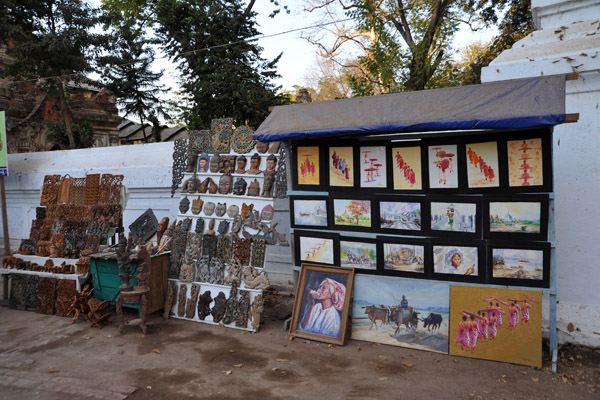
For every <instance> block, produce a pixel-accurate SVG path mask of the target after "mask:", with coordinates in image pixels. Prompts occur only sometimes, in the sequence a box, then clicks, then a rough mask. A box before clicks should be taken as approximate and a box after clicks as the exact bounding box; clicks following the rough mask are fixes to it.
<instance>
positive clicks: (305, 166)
mask: <svg viewBox="0 0 600 400" xmlns="http://www.w3.org/2000/svg"><path fill="white" fill-rule="evenodd" d="M296 150H297V158H298V185H320V184H321V177H320V176H319V147H318V146H298V148H297V149H296Z"/></svg>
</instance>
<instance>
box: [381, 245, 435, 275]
mask: <svg viewBox="0 0 600 400" xmlns="http://www.w3.org/2000/svg"><path fill="white" fill-rule="evenodd" d="M424 258H425V246H422V245H416V244H402V243H384V244H383V268H384V269H387V270H390V271H404V272H417V273H423V272H425V262H424Z"/></svg>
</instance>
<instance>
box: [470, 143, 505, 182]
mask: <svg viewBox="0 0 600 400" xmlns="http://www.w3.org/2000/svg"><path fill="white" fill-rule="evenodd" d="M465 152H466V153H465V155H466V157H465V159H466V162H467V167H466V172H467V188H469V189H475V190H477V191H481V190H482V189H489V188H499V187H500V178H499V176H498V175H499V173H500V168H499V165H498V143H497V142H495V141H494V142H482V143H467V144H466V145H465Z"/></svg>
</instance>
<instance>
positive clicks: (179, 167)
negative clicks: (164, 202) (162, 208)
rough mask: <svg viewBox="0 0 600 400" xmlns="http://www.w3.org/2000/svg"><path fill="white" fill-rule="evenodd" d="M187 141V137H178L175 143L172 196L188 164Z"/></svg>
mask: <svg viewBox="0 0 600 400" xmlns="http://www.w3.org/2000/svg"><path fill="white" fill-rule="evenodd" d="M186 147H187V141H186V140H185V139H177V140H176V141H175V143H174V144H173V182H172V183H171V197H173V195H174V194H175V191H176V190H177V188H178V187H179V185H180V184H181V181H182V180H183V171H184V170H185V167H186V164H187V157H186Z"/></svg>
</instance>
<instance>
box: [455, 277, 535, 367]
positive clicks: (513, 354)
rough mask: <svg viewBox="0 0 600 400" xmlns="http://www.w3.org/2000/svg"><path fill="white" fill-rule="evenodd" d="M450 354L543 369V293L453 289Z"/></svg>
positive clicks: (492, 289) (484, 288)
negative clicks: (541, 367)
mask: <svg viewBox="0 0 600 400" xmlns="http://www.w3.org/2000/svg"><path fill="white" fill-rule="evenodd" d="M450 304H451V307H450V311H451V314H450V354H451V355H455V356H465V357H472V358H481V359H485V360H495V361H504V362H510V363H515V364H523V365H530V366H532V367H540V366H541V365H542V292H539V291H527V290H517V289H496V288H487V287H474V286H452V288H451V290H450Z"/></svg>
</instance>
